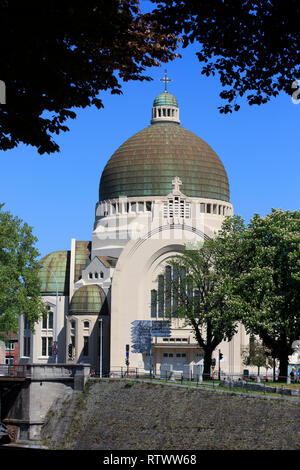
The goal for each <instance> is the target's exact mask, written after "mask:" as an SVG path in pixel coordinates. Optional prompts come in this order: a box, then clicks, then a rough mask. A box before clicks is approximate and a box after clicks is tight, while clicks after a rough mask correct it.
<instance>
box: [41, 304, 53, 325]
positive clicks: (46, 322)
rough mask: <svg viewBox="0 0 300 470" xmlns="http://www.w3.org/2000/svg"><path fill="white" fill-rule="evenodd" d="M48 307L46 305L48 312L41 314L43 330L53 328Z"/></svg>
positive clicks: (51, 316)
mask: <svg viewBox="0 0 300 470" xmlns="http://www.w3.org/2000/svg"><path fill="white" fill-rule="evenodd" d="M49 308H50V307H48V314H46V315H43V319H42V328H43V330H47V329H49V330H52V329H53V312H52V310H49Z"/></svg>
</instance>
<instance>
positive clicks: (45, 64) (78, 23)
mask: <svg viewBox="0 0 300 470" xmlns="http://www.w3.org/2000/svg"><path fill="white" fill-rule="evenodd" d="M138 7H139V2H138V0H111V1H109V2H108V1H106V0H85V1H84V2H83V1H81V2H77V1H74V0H72V1H71V0H65V1H60V0H51V1H50V0H44V1H43V2H41V1H37V0H29V1H26V2H24V1H23V0H9V1H8V0H0V15H1V29H0V52H1V54H0V57H1V67H0V70H1V72H0V80H1V81H2V82H4V83H5V85H6V104H5V105H2V106H0V150H7V149H12V148H14V147H16V146H17V145H18V144H19V143H20V142H22V143H24V144H26V145H32V146H34V147H36V148H37V150H38V152H39V153H40V154H43V153H52V152H56V151H58V150H59V146H58V144H57V142H55V141H54V140H53V135H55V134H57V135H58V134H59V133H61V132H66V131H68V130H69V129H68V127H67V125H66V121H67V120H68V119H75V118H76V112H75V110H76V108H85V107H87V106H92V105H93V106H96V107H97V108H98V109H100V108H101V107H103V103H102V100H101V98H100V97H99V92H100V91H105V90H110V91H111V93H114V94H116V93H117V94H120V93H121V84H120V81H119V79H121V80H123V81H125V82H126V81H128V80H150V77H149V76H147V75H145V74H144V72H145V70H146V68H147V67H152V66H158V65H160V62H167V61H169V60H173V59H174V57H176V56H177V55H178V54H176V53H175V50H176V49H177V39H176V38H175V36H174V35H172V34H170V35H166V34H165V33H164V31H163V28H162V27H161V25H159V24H158V23H157V22H155V21H154V19H153V17H152V15H151V14H147V15H143V14H141V12H140V10H139V8H138Z"/></svg>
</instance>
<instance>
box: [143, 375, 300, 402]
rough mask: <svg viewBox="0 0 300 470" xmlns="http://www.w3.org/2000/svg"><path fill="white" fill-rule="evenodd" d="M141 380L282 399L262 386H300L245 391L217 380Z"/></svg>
mask: <svg viewBox="0 0 300 470" xmlns="http://www.w3.org/2000/svg"><path fill="white" fill-rule="evenodd" d="M142 380H146V381H147V383H153V384H155V383H156V384H160V385H163V384H164V383H167V384H174V385H184V386H187V387H197V388H201V389H217V390H220V391H221V390H222V391H227V392H228V391H229V392H232V393H244V394H247V395H248V394H250V393H251V394H255V395H257V396H261V395H263V396H272V397H274V398H275V397H282V396H283V394H282V393H271V392H268V391H267V390H265V388H264V385H266V386H271V387H274V388H276V387H277V388H281V389H285V388H291V389H300V384H288V385H287V384H284V383H281V382H260V385H261V391H259V390H251V389H247V385H246V384H245V386H241V387H231V386H228V387H224V386H221V385H220V383H221V381H219V380H209V381H207V380H205V381H201V382H198V381H188V380H180V379H179V380H166V379H155V378H153V379H150V378H149V379H142ZM249 383H250V384H255V383H256V382H253V381H249ZM285 397H289V398H296V399H297V398H299V397H297V396H293V395H285Z"/></svg>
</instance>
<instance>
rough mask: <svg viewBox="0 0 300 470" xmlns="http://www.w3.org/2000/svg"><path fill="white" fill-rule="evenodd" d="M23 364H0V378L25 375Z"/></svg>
mask: <svg viewBox="0 0 300 470" xmlns="http://www.w3.org/2000/svg"><path fill="white" fill-rule="evenodd" d="M26 376H27V372H26V365H25V364H0V378H1V377H18V378H22V377H26Z"/></svg>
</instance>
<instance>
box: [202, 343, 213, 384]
mask: <svg viewBox="0 0 300 470" xmlns="http://www.w3.org/2000/svg"><path fill="white" fill-rule="evenodd" d="M211 355H212V351H210V350H205V351H204V369H203V380H209V379H210V369H211Z"/></svg>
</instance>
